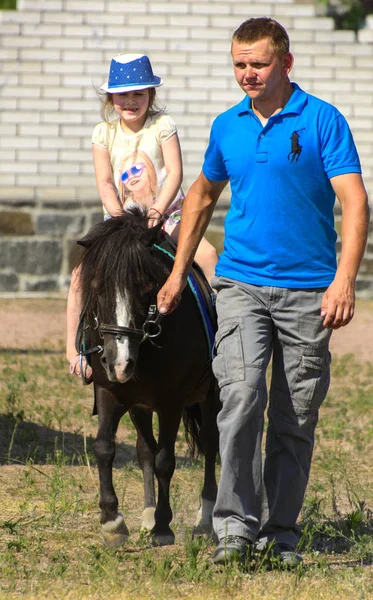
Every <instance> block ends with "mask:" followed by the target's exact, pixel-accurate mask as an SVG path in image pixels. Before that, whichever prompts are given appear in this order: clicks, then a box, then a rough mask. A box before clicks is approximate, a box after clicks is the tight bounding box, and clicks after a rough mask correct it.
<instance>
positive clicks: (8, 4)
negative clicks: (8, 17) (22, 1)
mask: <svg viewBox="0 0 373 600" xmlns="http://www.w3.org/2000/svg"><path fill="white" fill-rule="evenodd" d="M16 9H17V0H0V10H16Z"/></svg>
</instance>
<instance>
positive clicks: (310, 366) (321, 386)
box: [293, 347, 331, 412]
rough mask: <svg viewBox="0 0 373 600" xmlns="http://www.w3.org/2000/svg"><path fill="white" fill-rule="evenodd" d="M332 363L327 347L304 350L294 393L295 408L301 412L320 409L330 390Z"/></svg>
mask: <svg viewBox="0 0 373 600" xmlns="http://www.w3.org/2000/svg"><path fill="white" fill-rule="evenodd" d="M316 353H317V354H316ZM330 362H331V355H330V352H329V351H328V349H327V347H326V348H325V349H323V348H318V349H315V350H310V349H309V348H308V349H307V350H304V352H303V354H302V355H301V357H300V364H299V368H298V373H297V378H296V381H295V385H294V393H293V399H294V402H295V406H296V408H297V409H298V410H299V411H300V412H303V411H306V412H308V411H309V410H317V409H318V408H320V406H321V404H322V403H323V400H324V399H325V396H326V393H327V391H328V388H329V383H330V372H329V365H330Z"/></svg>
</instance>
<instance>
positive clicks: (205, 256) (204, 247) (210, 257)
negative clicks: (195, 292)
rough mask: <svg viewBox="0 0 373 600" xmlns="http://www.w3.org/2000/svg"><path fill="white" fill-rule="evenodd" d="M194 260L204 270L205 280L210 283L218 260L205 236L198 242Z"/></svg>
mask: <svg viewBox="0 0 373 600" xmlns="http://www.w3.org/2000/svg"><path fill="white" fill-rule="evenodd" d="M195 260H196V262H197V263H198V264H199V266H200V267H201V269H202V271H203V272H204V274H205V277H206V279H207V281H208V282H209V283H210V284H211V280H212V278H213V277H214V275H215V267H216V263H217V262H218V253H217V252H216V250H215V248H214V246H213V245H212V244H210V242H209V241H208V240H207V239H206V238H205V237H203V238H202V239H201V241H200V243H199V246H198V248H197V252H196V256H195Z"/></svg>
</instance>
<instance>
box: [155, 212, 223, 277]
mask: <svg viewBox="0 0 373 600" xmlns="http://www.w3.org/2000/svg"><path fill="white" fill-rule="evenodd" d="M165 229H166V231H167V233H168V234H169V235H170V236H171V237H172V239H173V240H175V242H177V240H178V237H179V231H180V223H177V224H176V225H171V226H167V224H166V228H165ZM195 261H196V262H197V263H198V264H199V266H200V267H201V269H202V271H203V272H204V274H205V277H206V279H207V281H208V282H209V283H211V279H212V278H213V277H214V275H215V267H216V263H217V262H218V254H217V252H216V250H215V248H214V246H213V245H212V244H210V242H209V241H207V239H206V238H205V237H203V238H202V239H201V241H200V243H199V245H198V248H197V252H196V255H195Z"/></svg>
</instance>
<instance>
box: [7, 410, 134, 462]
mask: <svg viewBox="0 0 373 600" xmlns="http://www.w3.org/2000/svg"><path fill="white" fill-rule="evenodd" d="M93 441H94V438H93V437H92V436H91V435H90V436H89V437H84V435H82V434H81V433H78V432H76V433H75V432H67V431H59V430H57V429H53V428H51V427H47V426H43V425H40V424H38V423H33V422H30V421H22V420H19V419H17V418H16V417H14V416H6V415H0V464H25V463H26V462H28V461H31V462H32V463H33V464H39V465H42V464H53V463H55V462H56V460H57V459H58V460H60V461H63V462H64V464H67V465H86V464H88V461H89V463H90V464H92V462H93V463H94V462H95V459H94V455H93V450H92V445H93ZM131 461H132V462H137V457H136V450H135V448H134V447H133V446H131V445H129V444H124V443H117V445H116V456H115V463H114V466H115V467H121V466H123V465H125V464H126V463H128V462H131Z"/></svg>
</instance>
